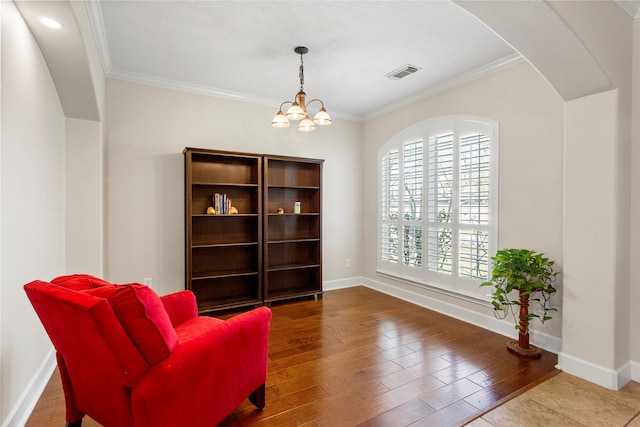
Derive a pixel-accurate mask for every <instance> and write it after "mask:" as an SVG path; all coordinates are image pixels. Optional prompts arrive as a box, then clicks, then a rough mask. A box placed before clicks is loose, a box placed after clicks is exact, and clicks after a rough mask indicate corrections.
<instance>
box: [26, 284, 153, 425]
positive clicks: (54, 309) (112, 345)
mask: <svg viewBox="0 0 640 427" xmlns="http://www.w3.org/2000/svg"><path fill="white" fill-rule="evenodd" d="M24 289H25V291H26V293H27V296H28V298H29V300H30V301H31V304H32V305H33V307H34V309H35V311H36V313H37V315H38V317H39V318H40V321H41V322H42V324H43V326H44V328H45V330H46V331H47V334H48V335H49V337H50V338H51V341H52V342H53V345H54V347H55V348H56V350H57V351H58V358H59V359H60V358H61V359H62V360H63V361H64V365H65V370H66V372H67V374H68V376H69V380H70V383H71V384H72V387H73V395H74V398H75V400H76V402H77V407H78V408H82V410H83V411H84V412H88V413H91V412H92V411H93V413H96V412H95V411H99V412H100V411H104V409H103V408H105V407H109V406H110V407H111V410H113V411H120V412H121V413H128V414H130V413H131V402H130V396H129V393H128V392H127V389H128V388H131V387H133V386H135V384H136V383H137V382H138V381H139V380H140V378H141V377H142V376H143V375H144V373H145V372H146V371H147V370H148V369H149V364H148V363H147V361H146V360H145V359H144V357H143V356H142V354H141V353H140V351H138V349H137V348H136V346H135V345H134V343H133V342H132V341H131V339H130V338H129V336H128V335H127V333H126V332H125V330H124V328H123V326H122V325H121V323H120V321H119V320H118V318H117V317H116V315H115V313H114V311H113V309H112V307H111V305H110V304H109V301H108V300H107V299H105V298H100V297H97V296H93V295H91V294H88V293H85V292H80V291H76V290H73V289H69V288H66V287H63V286H58V285H56V284H52V283H47V282H42V281H33V282H31V283H29V284H27V285H25V286H24ZM67 392H68V390H65V394H67ZM96 396H101V397H102V399H106V400H107V401H108V402H109V404H108V405H105V402H104V401H102V402H101V403H100V404H95V402H96V401H97V400H98V399H96ZM105 419H106V418H105ZM129 422H130V421H129ZM127 424H129V423H127V422H124V421H123V424H122V425H127Z"/></svg>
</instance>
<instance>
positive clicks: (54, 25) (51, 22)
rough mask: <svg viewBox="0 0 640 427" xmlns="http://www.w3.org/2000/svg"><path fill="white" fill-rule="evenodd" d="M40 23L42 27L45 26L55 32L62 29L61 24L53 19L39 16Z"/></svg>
mask: <svg viewBox="0 0 640 427" xmlns="http://www.w3.org/2000/svg"><path fill="white" fill-rule="evenodd" d="M40 22H41V23H42V24H43V25H46V26H47V27H49V28H53V29H56V30H59V29H60V28H62V24H61V23H59V22H58V21H56V20H55V19H52V18H47V17H46V16H41V17H40Z"/></svg>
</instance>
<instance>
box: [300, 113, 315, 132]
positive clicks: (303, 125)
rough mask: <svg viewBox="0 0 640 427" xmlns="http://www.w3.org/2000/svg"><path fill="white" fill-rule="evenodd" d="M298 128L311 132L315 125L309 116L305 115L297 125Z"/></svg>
mask: <svg viewBox="0 0 640 427" xmlns="http://www.w3.org/2000/svg"><path fill="white" fill-rule="evenodd" d="M298 130H299V131H300V132H312V131H314V130H316V125H314V124H313V122H312V121H311V119H310V118H309V117H307V116H305V118H304V119H303V120H302V121H301V122H300V124H299V125H298Z"/></svg>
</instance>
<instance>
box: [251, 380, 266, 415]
mask: <svg viewBox="0 0 640 427" xmlns="http://www.w3.org/2000/svg"><path fill="white" fill-rule="evenodd" d="M264 389H265V387H264V384H262V385H261V386H260V387H258V388H257V389H255V390H254V391H253V393H251V394H250V395H249V402H251V403H253V404H254V405H255V406H256V408H258V409H259V410H261V411H262V410H263V409H264V404H265V401H264Z"/></svg>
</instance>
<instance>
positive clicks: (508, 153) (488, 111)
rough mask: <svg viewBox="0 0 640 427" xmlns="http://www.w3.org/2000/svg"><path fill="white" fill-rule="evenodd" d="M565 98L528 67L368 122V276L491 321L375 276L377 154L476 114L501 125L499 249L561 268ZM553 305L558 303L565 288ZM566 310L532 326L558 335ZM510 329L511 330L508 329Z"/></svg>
mask: <svg viewBox="0 0 640 427" xmlns="http://www.w3.org/2000/svg"><path fill="white" fill-rule="evenodd" d="M563 108H564V107H563V101H562V99H561V98H560V97H559V96H558V95H557V93H556V92H555V91H554V90H553V88H551V86H550V85H549V84H548V83H547V82H546V81H545V80H544V79H543V78H542V77H541V76H540V74H539V73H538V72H537V71H536V70H535V69H533V67H531V66H530V65H529V64H527V63H525V62H523V63H520V64H518V65H515V66H513V67H510V68H508V69H506V70H504V71H501V72H498V73H495V74H492V75H490V76H487V77H484V78H482V79H479V80H476V81H474V82H472V83H468V84H466V85H464V86H461V87H459V88H456V89H454V90H451V91H449V92H446V93H444V94H441V95H438V96H435V97H433V98H430V99H427V100H425V101H423V102H420V103H417V104H414V105H412V106H409V107H407V108H404V109H402V110H399V111H397V112H394V113H391V114H388V115H386V116H384V117H381V118H379V119H376V120H372V121H370V122H367V123H365V124H364V131H363V140H364V141H363V144H364V150H363V178H364V180H363V182H364V186H363V187H364V188H363V191H364V204H363V205H364V232H363V245H362V248H363V252H364V254H363V257H364V260H365V263H364V275H365V276H366V277H370V278H373V279H375V280H377V281H380V282H382V283H388V284H392V285H394V286H396V287H399V288H401V289H408V290H411V291H414V292H417V293H418V294H420V295H423V296H428V297H431V298H433V299H435V300H437V301H440V302H443V303H452V304H454V305H456V306H458V307H462V308H464V309H466V310H469V311H470V312H473V313H479V314H483V315H487V316H492V314H491V309H490V308H489V307H488V306H486V305H480V304H473V303H470V302H466V301H461V300H457V299H454V298H451V297H447V296H444V295H441V294H439V293H435V292H431V291H429V290H427V289H425V288H420V287H417V286H412V285H407V284H403V283H401V282H398V281H394V280H391V279H388V278H385V277H383V276H379V275H377V274H376V248H377V244H376V237H377V232H376V230H377V216H376V214H377V212H378V210H377V209H376V203H377V151H378V149H379V148H380V147H381V146H382V145H384V144H385V142H387V141H388V140H389V139H390V138H391V137H392V136H393V135H395V134H397V133H398V132H400V131H402V130H403V129H405V128H407V127H409V126H411V125H412V124H415V123H418V122H420V121H423V120H427V119H430V118H434V117H439V116H449V115H471V116H479V117H484V118H488V119H492V120H496V121H498V122H499V128H500V154H499V156H500V162H499V163H500V166H499V177H500V183H499V187H500V190H499V217H500V225H499V232H498V233H499V238H498V239H499V242H498V247H500V248H504V247H520V248H530V249H534V250H536V251H538V252H544V253H546V254H547V255H548V256H549V257H551V258H552V259H554V260H555V261H556V263H557V265H558V267H559V269H562V261H563V260H562V254H563V247H562V209H563V207H562V203H563V199H562V197H563V194H562V183H563V120H564V115H563ZM559 289H560V292H559V295H556V296H555V297H554V304H557V305H559V306H561V302H562V291H561V289H562V286H559ZM561 327H562V310H560V311H559V313H557V314H556V315H555V316H554V319H553V320H552V321H550V322H548V323H545V324H544V326H541V325H540V324H538V323H536V324H534V325H533V327H532V329H534V330H537V331H541V332H544V333H545V334H548V335H550V336H551V337H555V338H557V339H558V341H559V339H560V338H561ZM511 330H513V327H512V326H511Z"/></svg>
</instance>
